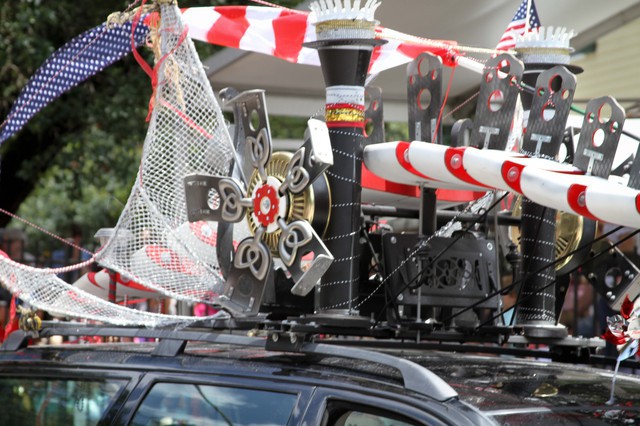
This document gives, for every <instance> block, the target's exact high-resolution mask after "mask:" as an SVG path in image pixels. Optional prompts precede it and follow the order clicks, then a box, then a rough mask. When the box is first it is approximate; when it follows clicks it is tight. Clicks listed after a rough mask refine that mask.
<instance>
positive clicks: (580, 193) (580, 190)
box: [567, 183, 599, 220]
mask: <svg viewBox="0 0 640 426" xmlns="http://www.w3.org/2000/svg"><path fill="white" fill-rule="evenodd" d="M586 193H587V187H586V186H585V185H580V184H577V183H574V184H573V185H571V186H570V187H569V190H568V191H567V202H568V203H569V206H570V207H571V209H572V210H573V211H574V212H576V213H578V214H579V215H581V216H584V217H588V218H589V219H593V220H599V219H598V218H597V217H595V216H594V215H592V214H591V212H590V211H589V209H588V208H587V200H586Z"/></svg>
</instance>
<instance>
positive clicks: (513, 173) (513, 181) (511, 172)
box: [500, 161, 524, 194]
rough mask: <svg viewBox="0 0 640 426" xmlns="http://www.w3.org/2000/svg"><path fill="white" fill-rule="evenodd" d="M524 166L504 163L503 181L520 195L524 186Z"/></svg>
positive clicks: (509, 162) (510, 162)
mask: <svg viewBox="0 0 640 426" xmlns="http://www.w3.org/2000/svg"><path fill="white" fill-rule="evenodd" d="M523 169H524V166H523V165H522V164H518V163H514V162H512V161H505V162H504V163H502V170H501V171H500V172H501V173H502V179H503V180H504V181H505V182H506V183H507V185H509V186H510V187H511V188H512V189H514V190H515V191H516V192H518V193H519V194H522V186H521V183H520V178H521V177H522V170H523Z"/></svg>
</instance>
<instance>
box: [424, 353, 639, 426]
mask: <svg viewBox="0 0 640 426" xmlns="http://www.w3.org/2000/svg"><path fill="white" fill-rule="evenodd" d="M452 356H455V357H456V359H455V362H452V359H451V357H452ZM412 359H413V360H414V361H417V362H419V363H420V364H422V365H425V366H427V367H428V368H429V369H431V370H432V371H433V372H435V373H436V374H438V375H439V376H440V377H442V378H443V379H445V380H446V381H447V382H448V383H449V384H450V385H451V386H452V387H453V388H454V389H455V390H456V391H457V392H458V393H459V395H460V398H461V399H462V400H463V401H465V402H467V403H469V404H471V405H473V406H475V407H477V408H479V409H480V410H482V411H483V412H485V413H487V414H489V415H490V416H492V417H493V418H495V419H496V420H497V421H498V423H499V424H509V425H511V426H514V425H545V426H546V425H551V424H553V425H591V424H603V423H604V424H620V425H628V424H638V422H639V421H640V379H639V378H637V377H633V376H629V375H625V374H621V375H619V376H618V377H617V380H616V385H615V401H614V403H613V404H612V405H608V404H607V401H608V400H609V397H610V393H611V378H612V375H613V372H612V371H606V370H599V369H594V368H588V367H579V366H572V365H565V364H559V363H546V362H540V361H529V362H527V361H523V360H517V359H513V358H503V357H488V358H484V357H466V356H459V355H451V354H449V355H442V356H435V357H416V358H412Z"/></svg>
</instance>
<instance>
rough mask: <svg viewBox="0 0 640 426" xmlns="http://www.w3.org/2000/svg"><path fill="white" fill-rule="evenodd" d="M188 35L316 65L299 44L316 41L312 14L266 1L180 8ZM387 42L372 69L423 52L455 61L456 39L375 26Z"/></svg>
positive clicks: (376, 52)
mask: <svg viewBox="0 0 640 426" xmlns="http://www.w3.org/2000/svg"><path fill="white" fill-rule="evenodd" d="M182 13H183V15H182V17H183V21H184V23H185V24H186V25H187V27H188V29H189V36H190V37H191V38H193V39H195V40H200V41H204V42H207V43H211V44H217V45H221V46H226V47H233V48H237V49H242V50H248V51H252V52H259V53H264V54H267V55H272V56H275V57H278V58H281V59H284V60H286V61H289V62H294V63H299V64H307V65H320V60H319V59H318V54H317V51H316V50H315V49H311V48H307V47H304V46H303V43H307V42H311V41H315V40H316V31H315V26H314V25H313V19H314V18H313V14H311V13H307V12H303V11H298V10H292V9H285V8H276V7H264V6H217V7H192V8H186V9H182ZM376 32H377V35H378V37H379V38H382V39H385V40H388V43H386V44H384V45H382V46H378V47H376V48H375V50H374V52H373V56H372V59H371V65H370V67H369V73H370V74H377V73H379V72H381V71H384V70H386V69H389V68H393V67H396V66H399V65H403V64H406V63H408V62H410V61H411V60H413V59H414V58H415V57H417V56H418V55H419V54H420V53H422V52H425V51H427V52H431V53H433V54H435V55H438V56H440V57H441V58H442V61H443V62H444V63H445V64H446V65H449V66H455V56H456V55H457V54H458V52H457V51H456V42H454V41H441V40H437V41H436V40H427V39H421V38H418V37H413V36H407V35H405V34H402V33H398V32H395V31H389V30H387V29H385V28H383V27H377V29H376Z"/></svg>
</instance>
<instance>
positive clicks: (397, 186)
mask: <svg viewBox="0 0 640 426" xmlns="http://www.w3.org/2000/svg"><path fill="white" fill-rule="evenodd" d="M362 187H363V188H367V189H373V190H376V191H382V192H388V193H391V194H399V195H405V196H407V197H414V198H418V197H420V188H418V187H417V186H413V185H403V184H401V183H395V182H389V181H388V180H385V179H382V178H381V177H380V176H378V175H375V174H374V173H373V172H371V171H370V170H369V169H367V167H366V166H365V165H364V164H363V165H362Z"/></svg>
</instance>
